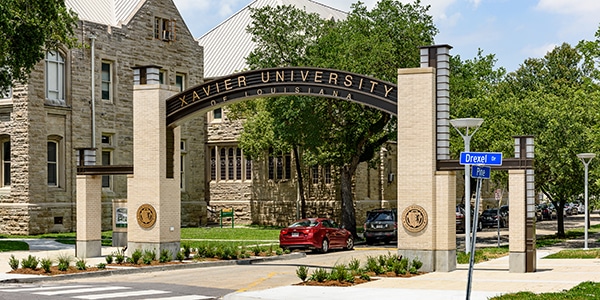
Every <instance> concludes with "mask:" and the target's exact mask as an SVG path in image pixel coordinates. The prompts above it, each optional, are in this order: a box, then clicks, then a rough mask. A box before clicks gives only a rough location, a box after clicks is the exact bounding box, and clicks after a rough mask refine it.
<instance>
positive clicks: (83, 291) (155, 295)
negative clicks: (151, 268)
mask: <svg viewBox="0 0 600 300" xmlns="http://www.w3.org/2000/svg"><path fill="white" fill-rule="evenodd" d="M2 294H4V295H7V296H8V295H36V296H47V297H48V298H42V297H39V299H67V298H68V299H84V300H95V299H128V300H129V299H140V300H142V299H144V300H146V299H147V300H209V299H217V298H216V297H214V296H204V295H181V294H177V295H173V294H175V293H174V292H172V291H168V290H159V289H135V288H132V287H128V286H118V285H116V286H115V285H100V286H98V285H93V286H92V285H61V286H50V285H49V286H20V287H11V288H6V287H1V288H0V299H2V298H3V297H2ZM19 298H20V299H27V298H29V297H23V296H21V297H19Z"/></svg>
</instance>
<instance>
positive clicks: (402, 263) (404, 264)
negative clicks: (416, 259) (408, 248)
mask: <svg viewBox="0 0 600 300" xmlns="http://www.w3.org/2000/svg"><path fill="white" fill-rule="evenodd" d="M400 269H402V270H405V271H408V258H406V257H403V258H402V259H400ZM403 274H406V272H404V273H403Z"/></svg>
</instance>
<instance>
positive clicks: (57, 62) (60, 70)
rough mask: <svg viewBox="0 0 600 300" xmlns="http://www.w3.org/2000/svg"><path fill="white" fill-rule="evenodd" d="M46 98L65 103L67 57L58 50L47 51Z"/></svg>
mask: <svg viewBox="0 0 600 300" xmlns="http://www.w3.org/2000/svg"><path fill="white" fill-rule="evenodd" d="M46 99H48V100H52V101H54V102H56V103H57V104H63V105H64V104H65V59H64V58H63V56H62V55H61V54H60V53H59V52H56V51H48V52H47V53H46Z"/></svg>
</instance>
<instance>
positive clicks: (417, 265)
mask: <svg viewBox="0 0 600 300" xmlns="http://www.w3.org/2000/svg"><path fill="white" fill-rule="evenodd" d="M412 266H413V267H415V269H416V270H417V271H418V270H419V269H420V268H421V267H422V266H423V262H422V261H420V260H419V259H418V258H414V259H413V260H412Z"/></svg>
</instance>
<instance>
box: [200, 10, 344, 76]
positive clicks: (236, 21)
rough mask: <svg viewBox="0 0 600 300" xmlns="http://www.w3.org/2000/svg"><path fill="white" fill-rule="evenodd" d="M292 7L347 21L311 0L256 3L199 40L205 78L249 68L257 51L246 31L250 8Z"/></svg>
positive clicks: (335, 11)
mask: <svg viewBox="0 0 600 300" xmlns="http://www.w3.org/2000/svg"><path fill="white" fill-rule="evenodd" d="M278 5H279V6H283V5H292V6H294V7H297V8H301V9H304V10H305V11H306V12H308V13H317V14H319V15H320V16H321V17H322V18H324V19H331V18H333V19H335V20H344V19H345V18H346V16H347V13H346V12H344V11H342V10H339V9H335V8H333V7H329V6H327V5H324V4H321V3H318V2H315V1H311V0H255V1H253V2H252V3H250V4H248V5H247V6H246V7H244V8H242V9H241V10H240V11H238V12H237V13H235V14H234V15H232V16H231V17H229V18H228V19H227V20H225V21H223V22H222V23H221V24H219V25H218V26H217V27H215V28H213V29H211V30H210V31H209V32H207V33H206V34H204V35H203V36H201V37H199V38H198V43H199V44H200V45H201V46H203V47H204V77H205V78H214V77H220V76H225V75H229V74H232V73H234V72H239V71H242V70H244V69H246V68H247V64H246V56H248V54H250V52H251V51H252V49H254V46H255V44H254V42H252V36H251V35H250V34H249V33H248V32H246V27H248V25H250V23H251V22H252V18H251V16H250V9H249V8H250V7H252V8H261V7H265V6H278Z"/></svg>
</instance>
